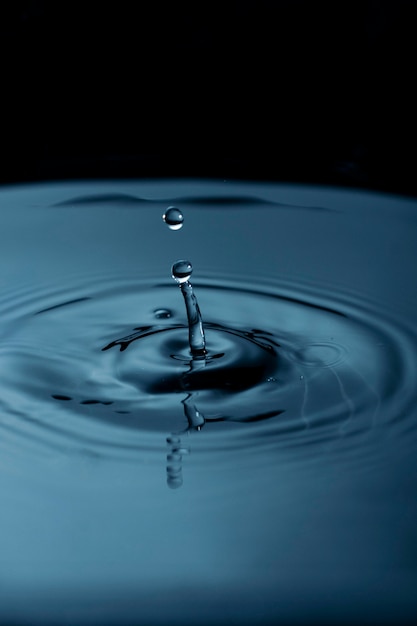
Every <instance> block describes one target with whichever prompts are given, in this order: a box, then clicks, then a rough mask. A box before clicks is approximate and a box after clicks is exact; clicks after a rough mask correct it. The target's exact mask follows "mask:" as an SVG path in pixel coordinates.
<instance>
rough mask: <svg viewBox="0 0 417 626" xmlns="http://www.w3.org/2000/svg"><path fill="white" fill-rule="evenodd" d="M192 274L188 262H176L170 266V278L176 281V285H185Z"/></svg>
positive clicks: (191, 267)
mask: <svg viewBox="0 0 417 626" xmlns="http://www.w3.org/2000/svg"><path fill="white" fill-rule="evenodd" d="M192 272H193V266H192V265H191V263H190V262H189V261H183V260H181V261H177V262H176V263H174V265H173V266H172V270H171V273H172V278H173V279H174V280H176V281H177V283H179V284H181V283H185V282H187V280H188V279H189V278H190V276H191V274H192Z"/></svg>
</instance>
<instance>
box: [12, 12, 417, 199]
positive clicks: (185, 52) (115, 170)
mask: <svg viewBox="0 0 417 626" xmlns="http://www.w3.org/2000/svg"><path fill="white" fill-rule="evenodd" d="M414 9H415V3H414V2H405V1H396V2H392V1H385V2H371V1H369V0H368V1H362V2H343V1H340V2H314V1H299V0H292V1H283V0H282V1H272V0H269V1H268V0H257V1H252V0H243V1H239V2H237V1H233V2H222V3H220V2H218V3H217V2H178V3H177V2H152V3H151V2H148V3H142V2H123V1H121V2H120V1H119V2H113V3H98V2H83V3H81V2H69V1H62V0H60V1H59V2H52V1H43V2H42V1H40V0H36V1H33V2H29V1H26V2H10V3H8V4H6V3H2V4H1V5H0V46H1V58H2V80H1V84H2V89H1V105H0V106H1V114H2V115H1V119H2V126H1V142H0V155H1V157H0V158H1V172H0V182H3V183H7V182H14V181H26V180H48V179H63V178H87V177H94V178H102V177H153V176H198V177H221V178H247V179H266V180H268V179H270V180H283V181H300V182H314V183H326V184H337V185H353V186H364V187H369V188H378V189H383V190H389V191H398V192H402V193H409V194H416V192H417V182H416V175H415V169H416V168H415V165H416V163H415V151H416V138H417V137H416V130H415V111H416V98H415V95H414V89H415V82H416V64H415V61H416V33H415V20H414Z"/></svg>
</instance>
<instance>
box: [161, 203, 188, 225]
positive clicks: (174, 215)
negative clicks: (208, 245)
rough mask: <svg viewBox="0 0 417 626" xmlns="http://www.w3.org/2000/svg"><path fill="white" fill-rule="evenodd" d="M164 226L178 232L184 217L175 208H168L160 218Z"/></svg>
mask: <svg viewBox="0 0 417 626" xmlns="http://www.w3.org/2000/svg"><path fill="white" fill-rule="evenodd" d="M162 219H163V220H164V222H165V224H166V225H167V226H168V228H170V229H171V230H179V229H180V228H182V225H183V223H184V216H183V214H182V213H181V211H180V210H179V209H177V207H175V206H170V207H168V209H167V210H166V211H165V213H164V214H163V216H162Z"/></svg>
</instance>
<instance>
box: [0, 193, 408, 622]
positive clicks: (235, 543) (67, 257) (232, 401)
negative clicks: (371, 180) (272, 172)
mask: <svg viewBox="0 0 417 626" xmlns="http://www.w3.org/2000/svg"><path fill="white" fill-rule="evenodd" d="M172 205H175V207H178V209H179V210H180V211H181V214H182V216H184V217H185V219H184V222H183V226H182V227H181V228H180V229H178V230H177V231H176V232H172V231H171V230H170V229H169V228H167V227H166V226H164V224H163V223H162V222H161V215H162V214H163V213H164V212H165V211H166V209H167V208H168V207H170V206H172ZM416 211H417V203H416V202H415V201H414V200H409V199H405V198H398V197H394V196H386V195H379V194H372V193H365V192H354V191H347V190H334V189H321V188H312V187H296V186H293V187H292V186H286V185H266V184H243V183H233V182H216V181H213V182H207V181H154V182H145V181H122V182H121V181H119V182H111V181H110V182H85V183H77V182H76V183H60V184H40V185H32V186H22V187H10V188H4V189H3V190H2V191H1V192H0V225H1V229H0V244H1V248H0V249H1V258H2V266H1V267H2V269H1V272H0V288H1V292H0V294H1V295H0V316H1V317H0V319H1V324H0V372H1V378H0V392H1V393H0V494H1V496H2V511H1V514H0V550H1V554H2V559H1V565H0V587H1V589H2V594H3V597H2V601H1V603H0V622H1V623H3V622H4V623H10V622H11V621H14V622H15V623H31V624H33V623H42V624H45V623H53V624H55V623H57V622H58V623H59V621H60V620H61V621H63V620H62V618H63V616H64V618H65V621H66V623H74V624H75V623H77V624H80V623H81V624H82V623H100V624H105V623H112V624H113V623H132V622H134V623H147V624H152V623H154V624H158V623H181V624H183V623H202V624H204V623H213V622H214V621H216V623H219V624H222V623H238V624H240V623H251V624H253V623H276V622H277V620H281V621H282V622H284V623H294V624H295V623H313V622H315V621H316V622H318V621H320V622H326V621H327V622H329V623H330V622H332V623H356V622H357V623H359V622H360V623H366V622H367V621H368V622H369V623H375V622H378V623H383V622H384V621H385V623H394V622H395V623H406V622H407V621H410V622H412V621H413V620H414V618H415V617H416V614H417V601H416V598H415V586H416V582H417V542H416V540H417V530H416V528H417V525H416V523H415V521H416V515H417V504H416V498H415V495H416V486H417V471H416V466H415V454H416V452H417V428H416V418H417V414H416V408H415V407H416V393H417V390H416V385H415V380H416V373H417V372H416V363H417V360H416V356H417V339H416V330H417V320H416V314H415V311H416V304H417V296H416V291H415V284H416V267H417V264H416V262H415V261H416V250H417V217H416V216H417V213H416ZM181 258H184V259H187V258H188V259H190V260H192V263H193V267H194V273H193V277H192V282H193V287H194V289H195V293H196V295H197V297H198V302H199V305H200V308H201V311H202V315H203V321H204V324H205V337H206V341H207V356H206V358H204V359H203V360H200V361H199V360H198V359H193V358H192V356H191V355H190V351H189V346H188V331H187V317H186V311H185V308H184V302H183V298H182V296H181V294H180V292H179V289H178V287H177V286H176V285H175V284H174V282H173V281H172V279H171V278H170V268H171V265H172V263H173V262H174V261H175V260H176V259H181ZM105 348H108V349H105ZM120 348H123V349H122V350H121V349H120Z"/></svg>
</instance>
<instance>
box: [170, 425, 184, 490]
mask: <svg viewBox="0 0 417 626" xmlns="http://www.w3.org/2000/svg"><path fill="white" fill-rule="evenodd" d="M167 444H168V446H169V451H168V454H167V485H168V487H169V488H170V489H178V487H181V485H182V452H184V449H183V448H182V447H181V439H180V438H179V437H178V436H177V435H170V436H169V437H167Z"/></svg>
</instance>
